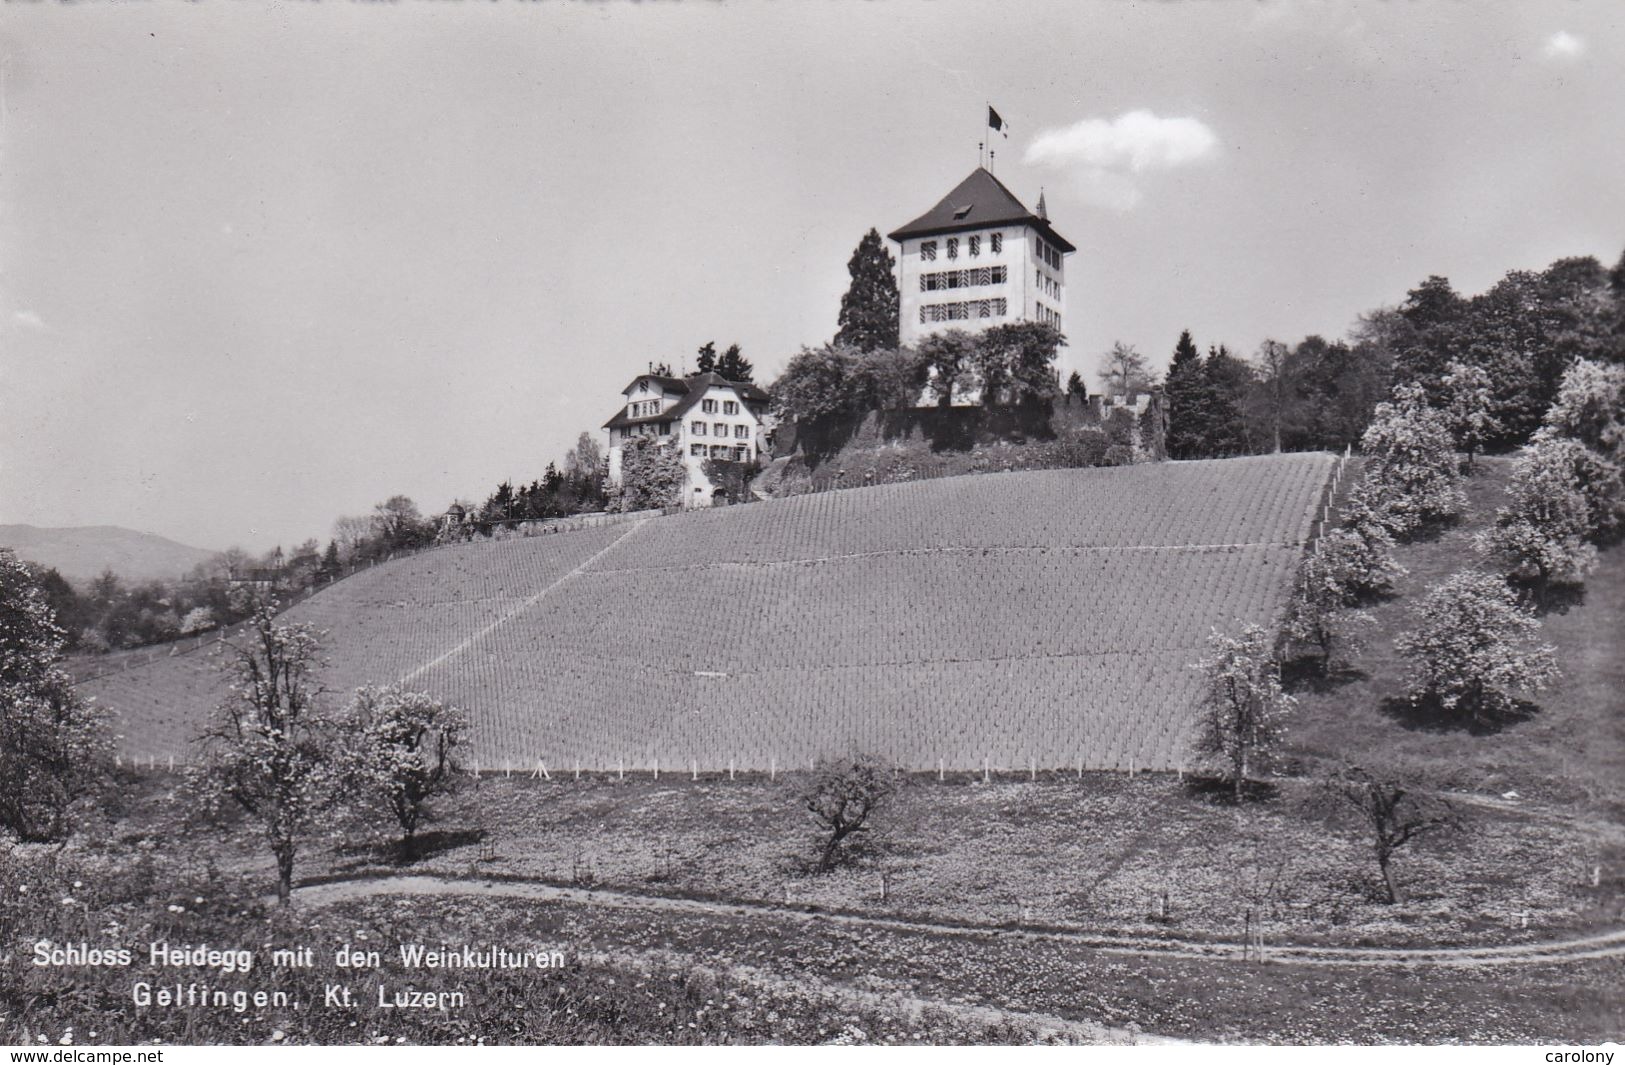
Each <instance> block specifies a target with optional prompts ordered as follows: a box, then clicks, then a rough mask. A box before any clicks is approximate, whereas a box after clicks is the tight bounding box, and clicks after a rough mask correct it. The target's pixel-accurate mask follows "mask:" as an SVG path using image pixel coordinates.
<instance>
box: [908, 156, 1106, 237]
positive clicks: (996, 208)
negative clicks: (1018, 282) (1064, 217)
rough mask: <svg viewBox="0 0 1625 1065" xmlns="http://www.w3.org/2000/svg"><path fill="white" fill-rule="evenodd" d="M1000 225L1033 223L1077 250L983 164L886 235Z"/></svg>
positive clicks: (1035, 227) (911, 234)
mask: <svg viewBox="0 0 1625 1065" xmlns="http://www.w3.org/2000/svg"><path fill="white" fill-rule="evenodd" d="M1001 225H1026V226H1032V227H1033V228H1034V229H1036V230H1038V231H1039V232H1040V233H1042V234H1044V236H1045V237H1047V238H1048V239H1049V241H1050V242H1051V243H1053V244H1055V245H1056V246H1058V247H1059V248H1060V249H1061V250H1062V251H1068V252H1070V251H1077V250H1078V249H1077V248H1075V247H1073V246H1072V242H1071V241H1069V240H1067V239H1066V238H1065V237H1063V236H1061V235H1060V234H1059V233H1057V232H1055V227H1054V226H1052V225H1050V224H1049V220H1048V219H1046V218H1042V217H1040V216H1039V215H1036V214H1034V213H1033V212H1032V211H1029V210H1027V207H1026V205H1025V204H1023V203H1022V202H1021V201H1020V200H1018V199H1016V194H1015V193H1013V192H1011V191H1010V190H1009V189H1007V188H1005V187H1004V183H1003V182H1002V181H1000V180H999V179H998V178H996V177H994V176H993V175H992V174H991V173H990V172H989V171H988V170H987V169H986V168H985V167H980V166H979V167H977V168H976V169H975V170H973V171H971V175H970V177H968V178H966V179H965V180H964V181H961V182H960V183H959V184H958V185H956V186H954V190H953V191H952V192H950V193H948V195H946V196H944V197H943V198H942V199H941V200H939V201H938V202H937V205H936V206H935V207H933V208H931V209H930V210H929V211H927V212H925V213H924V214H922V215H921V216H920V217H918V218H916V219H915V220H914V221H912V222H910V223H909V224H908V225H906V226H903V227H902V228H901V229H894V230H892V231H891V232H890V233H888V234H887V236H889V237H891V239H892V240H896V241H902V240H904V239H906V238H908V237H923V236H931V235H933V234H936V233H958V232H962V231H963V230H967V229H986V228H987V227H988V226H1001Z"/></svg>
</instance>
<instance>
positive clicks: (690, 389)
mask: <svg viewBox="0 0 1625 1065" xmlns="http://www.w3.org/2000/svg"><path fill="white" fill-rule="evenodd" d="M644 378H648V379H650V380H652V381H656V382H659V383H660V384H661V385H662V387H664V388H665V390H666V391H668V392H681V393H682V394H683V398H682V399H680V400H678V401H677V402H676V403H674V404H672V405H671V406H670V407H667V408H666V409H665V410H663V411H661V412H660V413H659V414H650V415H647V416H645V417H642V418H632V417H628V416H627V413H626V408H625V407H622V408H621V409H620V410H619V411H617V412H616V414H615V417H613V418H611V419H610V420H609V421H607V422H605V423H604V425H603V428H605V429H624V428H626V427H627V426H629V425H658V424H660V423H661V422H673V421H676V420H677V419H679V418H681V417H682V416H683V415H685V414H687V413H688V412H689V411H690V410H693V409H694V407H695V405H696V404H698V403H699V402H700V400H702V399H704V398H705V394H706V393H707V392H709V391H711V389H713V388H731V389H733V390H734V391H735V392H736V393H738V395H739V398H740V399H742V400H744V401H745V402H747V403H767V402H769V398H768V394H767V393H766V392H763V391H762V390H761V389H760V388H758V387H756V386H755V385H753V384H751V383H750V382H748V381H729V380H727V379H725V378H723V377H720V376H718V375H717V374H714V373H702V374H695V375H694V376H693V377H688V378H682V377H659V376H657V375H655V374H642V375H640V376H638V377H635V378H633V380H632V384H630V385H627V386H626V387H625V388H624V389H622V390H621V394H622V395H623V396H624V395H626V394H627V393H629V392H631V391H632V388H633V387H634V386H635V385H636V384H637V383H638V382H639V381H641V380H643V379H644Z"/></svg>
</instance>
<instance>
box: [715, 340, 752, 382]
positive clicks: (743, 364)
mask: <svg viewBox="0 0 1625 1065" xmlns="http://www.w3.org/2000/svg"><path fill="white" fill-rule="evenodd" d="M716 372H717V376H719V377H721V378H722V379H723V380H724V381H743V382H747V383H748V382H752V381H754V380H755V378H754V377H753V376H752V375H753V374H754V373H755V372H756V368H755V367H754V366H752V365H751V364H750V360H749V359H747V358H745V356H743V355H741V354H740V353H739V345H738V344H729V345H728V350H727V351H725V352H723V353H722V357H721V358H719V359H718V360H717V369H716Z"/></svg>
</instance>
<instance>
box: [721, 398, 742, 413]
mask: <svg viewBox="0 0 1625 1065" xmlns="http://www.w3.org/2000/svg"><path fill="white" fill-rule="evenodd" d="M722 413H724V414H738V413H739V404H737V403H735V402H734V401H733V400H731V399H725V400H723V401H722Z"/></svg>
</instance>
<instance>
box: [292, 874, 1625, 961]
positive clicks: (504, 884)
mask: <svg viewBox="0 0 1625 1065" xmlns="http://www.w3.org/2000/svg"><path fill="white" fill-rule="evenodd" d="M295 894H296V897H297V898H298V899H299V900H300V901H302V902H304V903H306V904H307V905H311V906H327V905H332V904H333V903H337V902H343V901H346V900H348V899H356V898H369V897H373V896H378V895H481V896H487V897H493V898H515V899H535V900H541V901H549V902H563V903H568V904H571V905H577V906H603V907H610V908H614V909H622V910H641V911H648V912H656V913H677V914H692V915H701V916H755V917H766V918H769V919H771V920H778V921H786V922H793V923H799V924H813V923H819V922H824V923H828V924H835V925H847V926H852V927H857V928H867V929H874V930H890V931H903V932H914V933H919V934H923V935H931V936H962V937H971V936H1000V937H1009V938H1011V939H1015V940H1024V941H1028V942H1050V943H1064V944H1069V945H1073V946H1080V947H1088V948H1090V949H1092V950H1098V951H1100V952H1102V953H1105V954H1118V955H1126V956H1129V957H1139V958H1159V957H1160V958H1197V959H1207V960H1213V959H1230V960H1236V961H1242V960H1266V961H1277V962H1288V963H1291V964H1294V965H1316V966H1337V967H1366V968H1377V967H1396V966H1397V967H1406V966H1439V967H1453V968H1488V967H1494V966H1502V965H1536V964H1553V963H1561V962H1574V961H1584V960H1588V959H1595V958H1618V957H1625V929H1619V930H1615V931H1612V932H1602V933H1598V934H1596V935H1590V936H1581V937H1577V938H1574V939H1563V940H1554V941H1551V942H1546V943H1518V944H1511V945H1508V946H1500V947H1337V946H1319V945H1309V944H1290V943H1266V944H1265V945H1264V946H1263V948H1262V951H1260V949H1259V948H1257V947H1254V948H1252V949H1250V950H1249V949H1248V948H1247V947H1244V946H1243V945H1242V944H1239V943H1205V942H1200V941H1195V940H1180V939H1155V938H1152V937H1149V936H1108V935H1100V934H1097V933H1091V932H1067V931H1053V930H1052V931H1039V930H1023V929H1010V928H1002V927H995V926H990V925H953V924H940V923H937V922H933V921H924V920H917V919H911V918H905V917H880V916H875V917H865V916H861V915H858V914H847V913H822V912H809V911H806V910H798V909H792V908H790V907H787V906H777V905H772V904H768V903H761V902H715V901H711V900H706V899H687V898H678V897H675V896H669V895H644V894H637V893H634V892H626V891H614V890H605V889H593V888H578V887H568V886H565V885H561V884H550V883H547V882H545V881H539V880H481V879H460V878H454V877H445V876H390V877H372V878H365V879H357V880H338V881H331V882H328V883H324V884H314V885H310V886H306V887H301V888H299V889H297V891H296V893H295Z"/></svg>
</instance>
